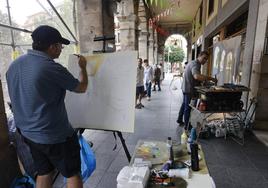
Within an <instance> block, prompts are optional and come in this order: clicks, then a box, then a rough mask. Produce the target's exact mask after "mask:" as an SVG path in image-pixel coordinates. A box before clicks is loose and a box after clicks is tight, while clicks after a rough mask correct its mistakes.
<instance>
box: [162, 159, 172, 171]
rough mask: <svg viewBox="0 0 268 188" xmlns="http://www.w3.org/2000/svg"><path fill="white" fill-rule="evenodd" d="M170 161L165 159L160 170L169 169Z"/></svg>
mask: <svg viewBox="0 0 268 188" xmlns="http://www.w3.org/2000/svg"><path fill="white" fill-rule="evenodd" d="M171 164H172V161H170V160H169V161H167V162H166V163H165V164H164V165H163V166H162V168H161V170H162V171H169V169H170V166H171Z"/></svg>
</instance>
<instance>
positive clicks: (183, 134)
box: [181, 131, 187, 144]
mask: <svg viewBox="0 0 268 188" xmlns="http://www.w3.org/2000/svg"><path fill="white" fill-rule="evenodd" d="M186 143H187V135H186V132H185V131H184V132H183V133H182V134H181V144H186Z"/></svg>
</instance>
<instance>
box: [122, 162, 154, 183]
mask: <svg viewBox="0 0 268 188" xmlns="http://www.w3.org/2000/svg"><path fill="white" fill-rule="evenodd" d="M149 175H150V171H149V168H148V167H130V166H125V167H124V168H123V169H122V170H121V171H120V172H119V174H118V176H117V188H126V187H127V188H145V187H146V184H147V182H148V179H149Z"/></svg>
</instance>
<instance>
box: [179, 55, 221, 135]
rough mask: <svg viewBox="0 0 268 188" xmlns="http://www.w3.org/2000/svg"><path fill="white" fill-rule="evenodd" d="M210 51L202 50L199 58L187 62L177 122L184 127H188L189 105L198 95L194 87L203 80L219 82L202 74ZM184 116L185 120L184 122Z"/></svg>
mask: <svg viewBox="0 0 268 188" xmlns="http://www.w3.org/2000/svg"><path fill="white" fill-rule="evenodd" d="M208 57H209V53H208V52H207V51H202V52H201V53H200V54H199V56H198V58H197V59H196V60H194V61H192V62H190V63H188V64H187V66H186V68H185V71H184V77H183V82H182V92H183V102H182V105H181V108H180V111H179V115H178V119H177V123H178V124H179V125H180V126H184V129H185V130H186V129H187V126H188V123H189V118H190V112H191V108H190V106H189V104H190V102H191V99H193V98H195V97H196V92H195V89H194V87H195V86H198V85H199V84H200V82H202V81H213V82H217V79H215V78H212V77H210V76H206V75H203V74H201V71H200V70H201V65H204V64H206V63H207V61H208ZM183 117H184V122H183V120H182V119H183Z"/></svg>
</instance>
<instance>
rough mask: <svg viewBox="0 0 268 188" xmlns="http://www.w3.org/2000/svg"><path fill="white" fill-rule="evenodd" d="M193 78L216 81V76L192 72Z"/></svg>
mask: <svg viewBox="0 0 268 188" xmlns="http://www.w3.org/2000/svg"><path fill="white" fill-rule="evenodd" d="M194 79H196V80H198V81H201V82H203V81H209V80H211V81H212V82H215V83H216V82H217V81H218V80H217V79H216V78H212V77H210V76H206V75H203V74H194Z"/></svg>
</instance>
